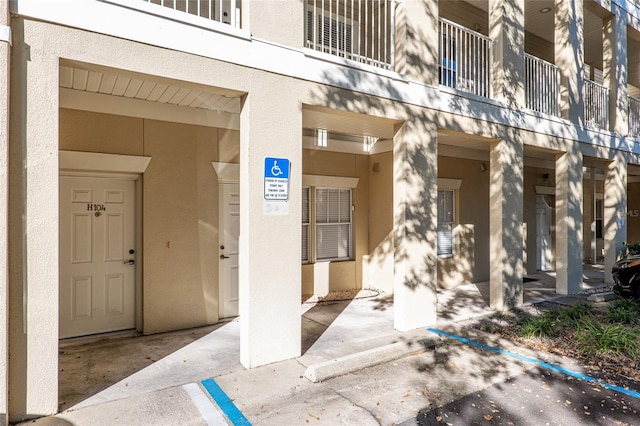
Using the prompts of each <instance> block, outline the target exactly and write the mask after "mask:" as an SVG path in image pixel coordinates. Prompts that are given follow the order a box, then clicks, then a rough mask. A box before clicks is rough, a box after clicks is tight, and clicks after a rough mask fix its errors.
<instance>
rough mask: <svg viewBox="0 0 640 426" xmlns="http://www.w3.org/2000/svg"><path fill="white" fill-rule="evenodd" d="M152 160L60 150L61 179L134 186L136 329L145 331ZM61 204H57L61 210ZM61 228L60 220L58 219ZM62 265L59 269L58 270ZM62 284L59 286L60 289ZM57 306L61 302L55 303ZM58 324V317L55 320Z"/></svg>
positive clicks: (131, 156)
mask: <svg viewBox="0 0 640 426" xmlns="http://www.w3.org/2000/svg"><path fill="white" fill-rule="evenodd" d="M150 162H151V157H143V156H134V155H117V154H101V153H94V152H79V151H64V150H61V151H59V171H58V175H59V176H71V177H87V178H90V177H91V178H96V177H97V178H118V179H127V180H133V181H134V183H135V185H134V191H135V194H134V206H133V208H134V224H133V226H134V236H133V238H134V247H135V251H136V271H135V275H134V280H135V283H134V286H135V294H134V297H135V300H134V306H135V314H134V318H135V328H136V330H137V331H138V332H142V330H143V315H142V314H143V312H142V282H143V268H144V252H143V245H142V235H143V231H142V227H143V219H142V190H143V186H142V177H143V174H144V172H145V171H146V169H147V167H148V166H149V163H150ZM59 204H60V201H58V208H59ZM58 229H60V219H58ZM59 268H60V266H58V269H59ZM59 286H60V283H58V287H59ZM56 303H58V302H57V301H56ZM56 321H59V318H56Z"/></svg>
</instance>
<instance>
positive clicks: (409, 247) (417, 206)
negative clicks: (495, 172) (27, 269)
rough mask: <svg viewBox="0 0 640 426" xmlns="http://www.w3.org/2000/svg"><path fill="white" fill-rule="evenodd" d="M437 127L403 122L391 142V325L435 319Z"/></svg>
mask: <svg viewBox="0 0 640 426" xmlns="http://www.w3.org/2000/svg"><path fill="white" fill-rule="evenodd" d="M437 135H438V129H437V127H436V125H435V124H434V123H432V122H431V121H428V120H422V119H414V120H412V121H408V122H406V123H405V124H404V125H403V126H402V128H401V129H400V130H399V131H398V132H397V133H396V136H395V138H394V141H393V179H394V180H393V216H394V246H395V247H394V248H395V249H394V273H393V291H394V294H393V306H394V327H395V329H396V330H400V331H405V330H412V329H414V328H418V327H423V326H426V325H429V324H434V323H435V322H436V320H437V300H436V295H437V282H438V281H437V261H438V259H437V251H436V244H437V229H438V142H437V141H438V139H437Z"/></svg>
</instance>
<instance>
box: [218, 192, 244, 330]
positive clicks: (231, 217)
mask: <svg viewBox="0 0 640 426" xmlns="http://www.w3.org/2000/svg"><path fill="white" fill-rule="evenodd" d="M219 216H220V233H219V235H220V245H219V247H218V248H219V250H218V252H219V263H218V265H219V269H218V270H219V271H220V318H227V317H234V316H237V315H238V298H239V297H238V296H239V291H238V254H239V250H238V237H239V236H240V185H239V184H237V183H221V184H220V213H219Z"/></svg>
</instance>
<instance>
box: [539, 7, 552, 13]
mask: <svg viewBox="0 0 640 426" xmlns="http://www.w3.org/2000/svg"><path fill="white" fill-rule="evenodd" d="M549 12H551V8H550V7H543V8H542V9H540V13H549Z"/></svg>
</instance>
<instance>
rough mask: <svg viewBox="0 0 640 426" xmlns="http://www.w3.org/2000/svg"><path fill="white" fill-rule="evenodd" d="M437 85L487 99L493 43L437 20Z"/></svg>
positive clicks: (463, 28)
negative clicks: (438, 36)
mask: <svg viewBox="0 0 640 426" xmlns="http://www.w3.org/2000/svg"><path fill="white" fill-rule="evenodd" d="M439 52H440V53H439V55H440V57H439V60H440V62H439V64H440V84H442V85H444V86H448V87H452V88H454V89H458V90H462V91H465V92H469V93H473V94H475V95H478V96H484V97H487V98H489V97H491V84H492V72H491V67H492V63H493V41H492V40H491V39H490V38H489V37H487V36H484V35H482V34H480V33H477V32H475V31H472V30H470V29H468V28H465V27H463V26H460V25H458V24H456V23H453V22H450V21H447V20H445V19H442V18H441V19H440V46H439Z"/></svg>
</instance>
